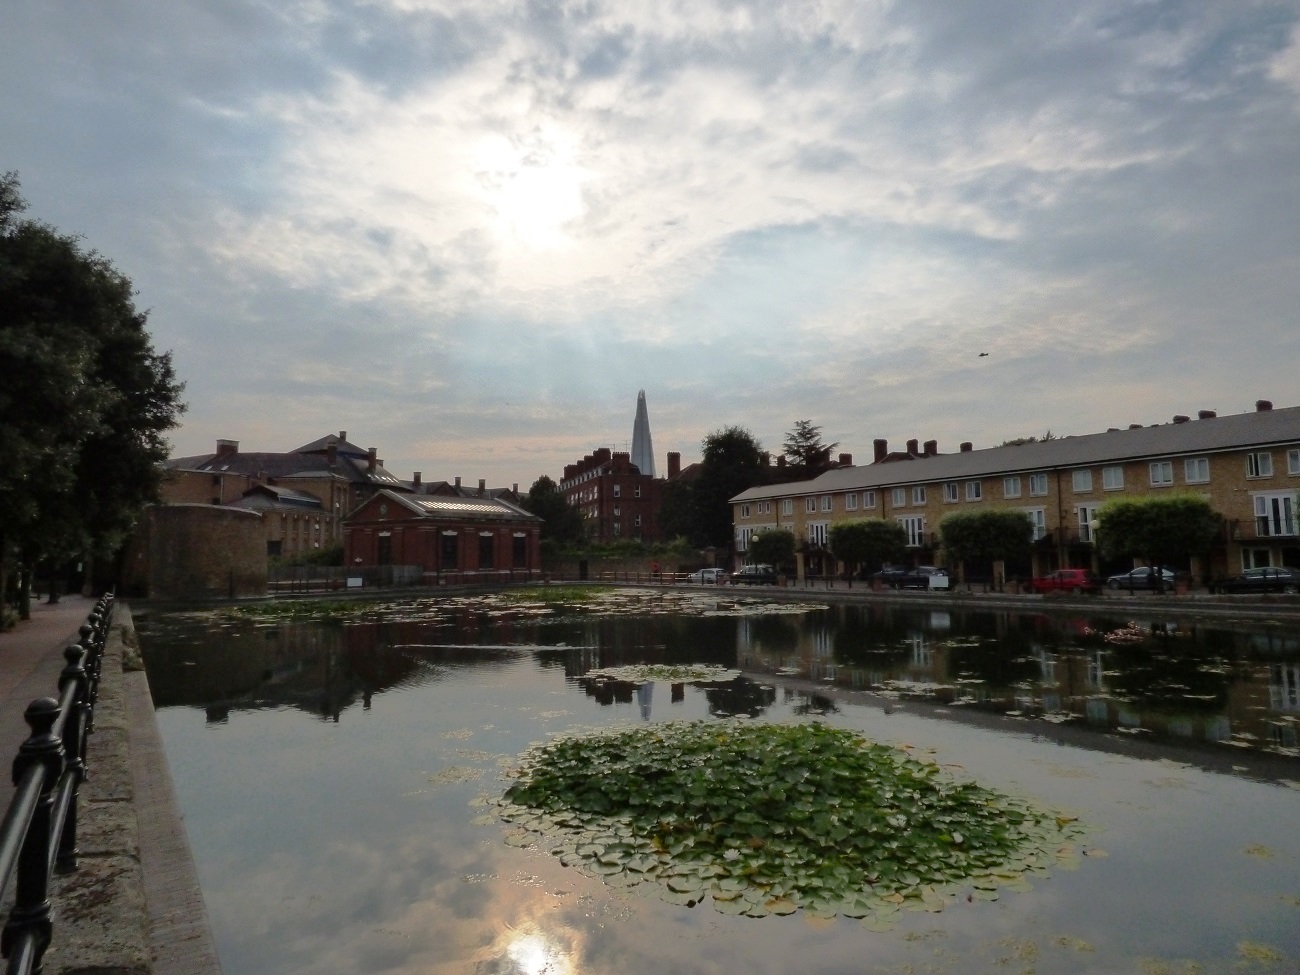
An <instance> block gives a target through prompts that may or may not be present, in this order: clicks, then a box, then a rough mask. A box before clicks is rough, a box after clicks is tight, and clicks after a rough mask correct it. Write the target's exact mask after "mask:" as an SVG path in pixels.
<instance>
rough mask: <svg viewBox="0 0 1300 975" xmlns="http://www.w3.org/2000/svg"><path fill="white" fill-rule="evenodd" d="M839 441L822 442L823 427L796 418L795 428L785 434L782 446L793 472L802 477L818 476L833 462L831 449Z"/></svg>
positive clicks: (836, 445)
mask: <svg viewBox="0 0 1300 975" xmlns="http://www.w3.org/2000/svg"><path fill="white" fill-rule="evenodd" d="M838 446H839V442H838V441H837V442H835V443H822V428H821V427H819V426H814V425H813V422H812V421H811V420H795V422H794V428H793V429H792V430H791V431H790V432H789V433H787V434H786V435H785V442H784V443H783V444H782V448H783V450H784V453H785V458H786V460H788V461H789V462H790V466H791V467H792V469H793V471H792V473H793V474H795V475H796V476H798V477H800V478H810V477H816V476H817V475H818V474H821V473H822V472H823V471H825V470H826V469H827V468H829V467H830V464H831V451H833V450H834V449H835V448H836V447H838Z"/></svg>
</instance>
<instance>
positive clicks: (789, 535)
mask: <svg viewBox="0 0 1300 975" xmlns="http://www.w3.org/2000/svg"><path fill="white" fill-rule="evenodd" d="M747 557H748V560H749V561H750V562H757V563H758V564H760V565H772V566H776V567H777V568H780V567H781V566H786V565H790V564H791V563H792V562H794V533H793V532H791V531H788V530H787V529H785V528H769V529H768V530H767V531H763V532H759V533H758V534H757V535H755V536H754V537H753V538H752V539H750V542H749V552H748V556H747Z"/></svg>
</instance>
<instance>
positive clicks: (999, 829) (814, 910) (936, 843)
mask: <svg viewBox="0 0 1300 975" xmlns="http://www.w3.org/2000/svg"><path fill="white" fill-rule="evenodd" d="M501 816H502V818H503V819H504V820H505V821H507V822H509V823H512V824H514V825H515V826H516V827H517V829H516V830H515V831H514V832H511V833H509V834H508V835H507V837H506V841H507V843H510V844H512V845H516V846H529V845H537V846H539V847H540V848H542V849H545V850H548V851H549V852H551V853H552V854H554V855H556V856H557V857H559V858H560V860H561V862H563V863H565V864H566V865H570V866H579V867H581V868H583V869H585V870H587V871H588V872H591V873H594V874H597V875H600V876H603V877H605V878H606V880H607V881H609V882H611V883H615V884H622V885H626V886H632V885H635V884H640V883H653V884H657V885H658V893H659V895H660V896H661V897H663V898H664V899H665V900H668V901H670V902H672V903H678V904H686V905H692V906H693V905H695V904H697V903H700V902H703V901H704V900H705V899H706V898H709V899H711V900H712V902H713V906H714V907H715V908H716V909H717V910H719V911H722V912H724V913H734V914H743V915H747V916H751V917H761V916H764V915H766V914H789V913H793V912H794V911H796V910H803V911H805V912H807V913H810V914H814V915H819V916H824V917H833V916H835V915H837V914H838V915H845V916H848V917H856V918H862V919H863V923H864V924H866V925H867V926H868V927H872V928H881V927H885V926H888V924H889V923H890V919H891V917H892V915H893V914H895V913H896V912H897V911H899V910H901V909H914V910H930V911H937V910H942V909H943V907H944V905H945V904H947V903H949V902H951V901H953V900H954V899H955V898H956V897H957V896H959V894H960V893H961V892H962V887H963V885H964V886H965V887H966V888H968V890H967V891H966V897H967V898H968V899H971V900H976V899H984V900H991V899H996V897H997V896H998V890H999V888H1010V889H1014V890H1027V889H1029V886H1028V883H1027V877H1028V876H1045V875H1046V873H1047V868H1048V867H1050V866H1052V865H1055V864H1057V863H1058V862H1059V861H1061V860H1062V859H1064V860H1067V861H1072V860H1073V859H1074V857H1075V856H1077V854H1076V853H1075V852H1074V848H1073V846H1072V844H1071V838H1072V837H1073V836H1074V834H1076V833H1077V832H1079V829H1078V827H1077V824H1076V823H1075V822H1074V820H1073V819H1072V818H1071V817H1064V816H1058V815H1056V814H1054V813H1051V812H1046V811H1042V810H1038V809H1035V808H1033V807H1032V806H1031V805H1030V804H1029V803H1028V802H1025V801H1023V800H1018V799H1014V798H1012V797H1009V796H1006V795H1002V794H999V793H997V792H994V791H991V790H989V789H985V788H982V787H980V786H979V785H976V784H974V783H972V782H964V781H959V780H957V779H956V778H954V777H953V776H951V775H950V774H948V773H947V772H945V771H943V770H942V769H940V768H939V767H938V766H937V765H935V764H934V763H931V762H923V761H919V760H917V759H915V758H913V757H912V756H911V755H909V754H908V753H907V752H905V751H903V750H901V749H897V748H892V747H889V746H885V745H880V744H876V743H873V742H870V741H868V740H866V739H864V738H863V737H861V736H860V735H857V734H855V733H853V732H850V731H845V730H841V729H835V728H830V727H827V726H825V725H822V724H798V725H772V724H760V723H750V722H743V721H736V722H727V723H721V724H720V723H717V722H705V721H696V722H673V723H668V724H662V725H656V726H649V727H636V728H632V729H619V730H615V731H603V732H597V733H592V734H585V735H581V736H576V737H569V738H563V739H559V740H556V741H554V742H551V743H548V744H544V745H540V746H536V747H535V748H534V749H532V750H531V751H529V752H527V753H526V754H525V755H524V756H523V758H522V760H521V767H520V768H519V769H518V771H517V780H516V781H515V782H514V784H512V785H511V786H510V787H509V789H508V790H507V791H506V793H505V796H504V798H503V801H502V809H501Z"/></svg>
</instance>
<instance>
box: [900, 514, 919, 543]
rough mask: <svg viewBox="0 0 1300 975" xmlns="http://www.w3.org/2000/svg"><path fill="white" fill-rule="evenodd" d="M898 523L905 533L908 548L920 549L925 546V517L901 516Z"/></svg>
mask: <svg viewBox="0 0 1300 975" xmlns="http://www.w3.org/2000/svg"><path fill="white" fill-rule="evenodd" d="M898 522H899V524H901V525H902V526H903V529H904V530H905V531H906V532H907V547H908V548H921V547H922V546H923V545H924V544H925V515H903V516H902V517H900V518H899V519H898Z"/></svg>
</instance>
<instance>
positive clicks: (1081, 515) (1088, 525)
mask: <svg viewBox="0 0 1300 975" xmlns="http://www.w3.org/2000/svg"><path fill="white" fill-rule="evenodd" d="M1098 507H1099V506H1098V505H1095V504H1081V505H1079V506H1078V507H1077V508H1076V509H1075V513H1076V515H1077V516H1078V519H1079V541H1081V542H1088V543H1092V542H1094V541H1096V539H1094V538H1093V537H1092V534H1093V533H1092V523H1093V522H1094V521H1096V520H1097V509H1098Z"/></svg>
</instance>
